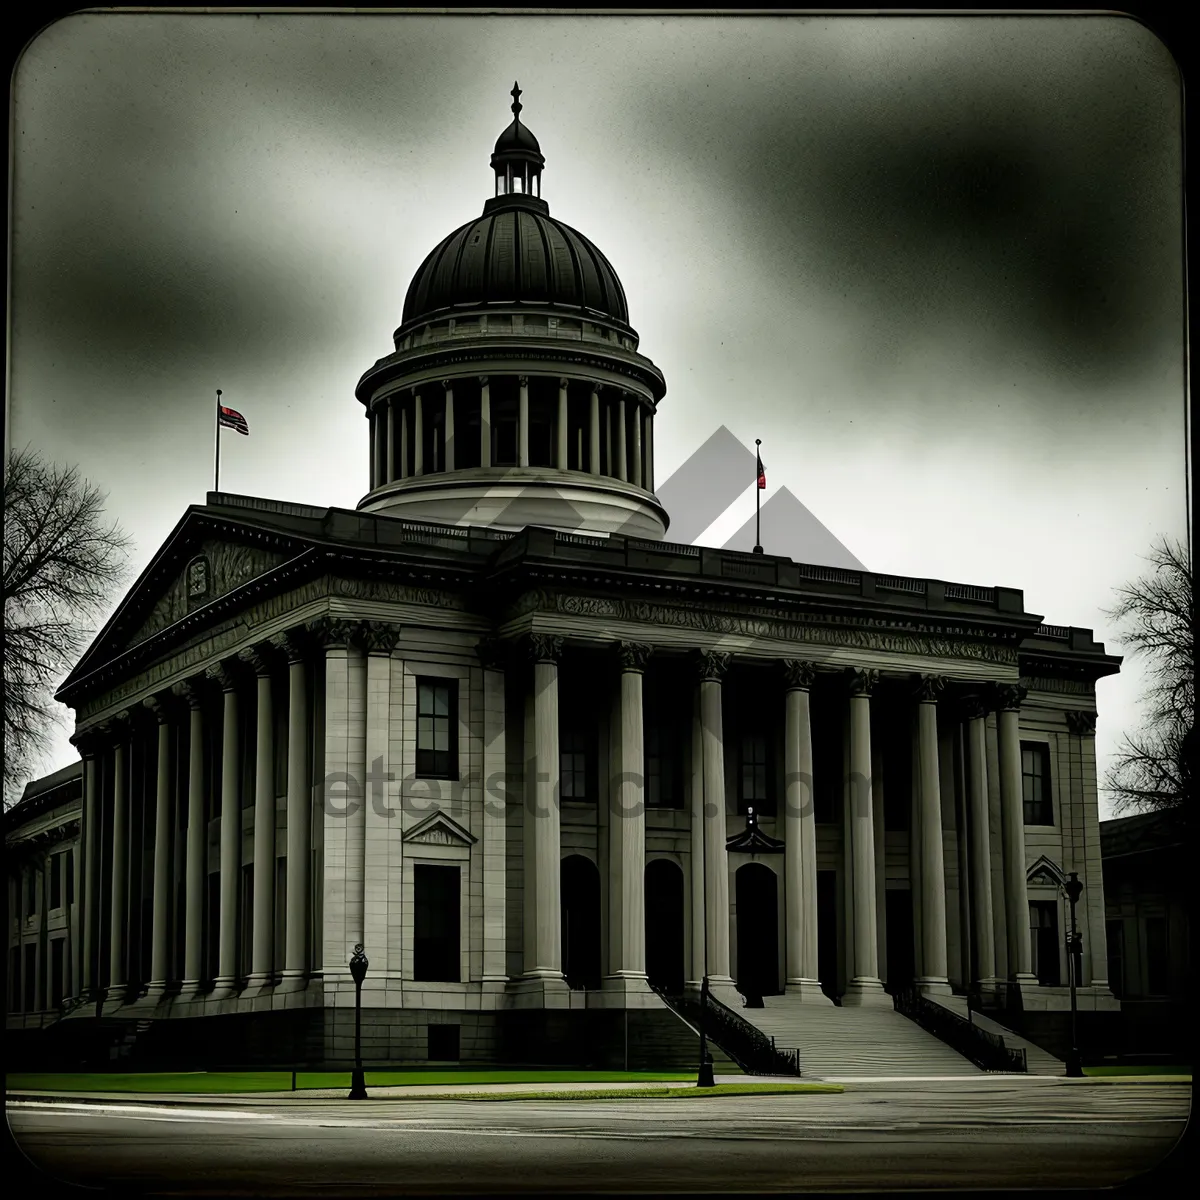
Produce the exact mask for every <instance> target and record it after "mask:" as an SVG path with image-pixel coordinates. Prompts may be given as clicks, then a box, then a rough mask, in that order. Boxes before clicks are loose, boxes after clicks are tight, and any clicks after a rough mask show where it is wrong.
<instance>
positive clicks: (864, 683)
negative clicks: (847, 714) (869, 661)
mask: <svg viewBox="0 0 1200 1200" xmlns="http://www.w3.org/2000/svg"><path fill="white" fill-rule="evenodd" d="M846 686H847V689H848V690H849V692H850V695H851V696H869V695H870V694H871V693H872V692H873V691H874V690H875V688H877V687H878V686H879V672H878V671H876V670H873V669H868V668H863V667H850V668H849V669H848V670H847V671H846Z"/></svg>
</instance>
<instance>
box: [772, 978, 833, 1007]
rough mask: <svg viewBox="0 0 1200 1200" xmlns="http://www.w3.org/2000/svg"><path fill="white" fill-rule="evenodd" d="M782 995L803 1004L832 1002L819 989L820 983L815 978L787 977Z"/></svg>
mask: <svg viewBox="0 0 1200 1200" xmlns="http://www.w3.org/2000/svg"><path fill="white" fill-rule="evenodd" d="M784 995H785V996H789V997H791V998H793V999H796V1000H800V1001H802V1002H803V1003H804V1004H832V1003H833V1001H832V1000H830V998H829V997H828V996H827V995H825V993H824V992H823V991H822V990H821V984H820V982H819V981H818V980H816V979H789V980H788V981H787V984H786V985H785V987H784Z"/></svg>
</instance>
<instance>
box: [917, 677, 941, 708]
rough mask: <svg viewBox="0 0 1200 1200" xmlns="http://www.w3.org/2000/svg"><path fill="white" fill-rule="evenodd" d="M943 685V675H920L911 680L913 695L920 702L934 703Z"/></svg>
mask: <svg viewBox="0 0 1200 1200" xmlns="http://www.w3.org/2000/svg"><path fill="white" fill-rule="evenodd" d="M945 686H946V677H945V676H944V675H920V676H918V677H917V679H916V680H914V682H913V695H914V696H915V697H916V698H917V701H918V702H919V703H921V704H936V703H937V698H938V696H940V695H941V693H942V690H943V689H944V688H945Z"/></svg>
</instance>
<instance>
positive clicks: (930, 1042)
mask: <svg viewBox="0 0 1200 1200" xmlns="http://www.w3.org/2000/svg"><path fill="white" fill-rule="evenodd" d="M763 1005H764V1007H763V1008H742V1009H739V1010H738V1011H739V1015H740V1016H742V1017H743V1018H744V1019H745V1020H747V1021H749V1022H750V1023H751V1024H753V1025H756V1026H758V1028H759V1029H761V1030H762V1031H763V1033H765V1034H767V1036H768V1037H774V1039H775V1044H776V1045H777V1046H778V1047H780V1048H783V1047H794V1048H796V1049H798V1050H799V1051H800V1070H801V1072H802V1075H803V1078H805V1079H856V1078H857V1079H862V1078H871V1077H881V1076H895V1077H900V1078H904V1077H907V1078H913V1077H920V1076H940V1075H964V1076H970V1075H982V1074H983V1072H982V1071H980V1069H979V1068H978V1067H977V1066H975V1064H974V1063H973V1062H970V1061H969V1060H968V1059H966V1058H963V1056H962V1055H961V1054H959V1053H958V1052H957V1051H956V1050H952V1049H951V1048H950V1047H949V1046H947V1045H946V1044H945V1043H944V1042H941V1041H939V1040H938V1039H937V1038H936V1037H934V1036H933V1034H931V1033H927V1032H926V1031H925V1030H924V1029H922V1028H921V1027H920V1025H918V1024H917V1023H916V1022H915V1021H910V1020H909V1019H908V1018H907V1017H904V1016H901V1015H900V1013H898V1012H896V1011H895V1009H892V1008H882V1007H874V1006H872V1007H838V1006H837V1005H833V1004H829V1003H821V1002H813V1001H808V1002H805V1001H802V1000H801V999H800V998H799V997H797V996H766V997H764V999H763Z"/></svg>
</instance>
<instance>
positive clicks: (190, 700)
mask: <svg viewBox="0 0 1200 1200" xmlns="http://www.w3.org/2000/svg"><path fill="white" fill-rule="evenodd" d="M171 691H173V692H174V693H175V695H176V696H178V697H179V698H180V699H181V700H186V701H187V706H188V708H200V707H201V705H203V703H204V679H203V678H202V677H200V676H193V677H192V678H191V679H185V680H184V681H183V682H182V683H177V684H175V685H174V686H173V687H172V688H171Z"/></svg>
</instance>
